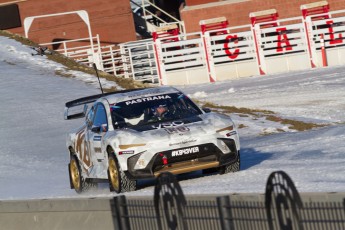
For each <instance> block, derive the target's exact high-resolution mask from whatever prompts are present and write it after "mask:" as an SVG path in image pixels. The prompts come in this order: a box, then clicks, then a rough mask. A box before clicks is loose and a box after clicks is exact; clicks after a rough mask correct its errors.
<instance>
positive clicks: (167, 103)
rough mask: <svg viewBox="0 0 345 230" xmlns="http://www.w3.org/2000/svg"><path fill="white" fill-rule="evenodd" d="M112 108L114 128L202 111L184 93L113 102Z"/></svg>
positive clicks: (193, 114)
mask: <svg viewBox="0 0 345 230" xmlns="http://www.w3.org/2000/svg"><path fill="white" fill-rule="evenodd" d="M110 109H111V115H112V119H113V125H114V128H122V127H130V126H143V125H149V124H154V123H157V122H166V121H174V120H179V119H185V118H189V117H193V116H195V115H198V114H201V113H202V112H201V111H200V109H199V108H198V107H197V106H196V105H195V104H194V103H193V102H192V101H191V100H190V99H189V98H188V97H187V96H185V95H184V94H182V93H173V94H162V95H156V96H147V97H141V98H135V99H132V100H128V101H123V102H119V103H116V104H113V105H111V106H110Z"/></svg>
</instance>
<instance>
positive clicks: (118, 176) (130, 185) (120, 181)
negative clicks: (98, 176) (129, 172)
mask: <svg viewBox="0 0 345 230" xmlns="http://www.w3.org/2000/svg"><path fill="white" fill-rule="evenodd" d="M108 163H109V167H108V179H109V189H110V191H111V192H116V193H123V192H130V191H135V190H136V188H137V181H136V180H130V179H129V178H128V177H127V176H126V174H125V173H124V172H123V171H122V169H121V167H119V163H118V161H117V159H116V157H115V155H114V153H111V154H109V158H108Z"/></svg>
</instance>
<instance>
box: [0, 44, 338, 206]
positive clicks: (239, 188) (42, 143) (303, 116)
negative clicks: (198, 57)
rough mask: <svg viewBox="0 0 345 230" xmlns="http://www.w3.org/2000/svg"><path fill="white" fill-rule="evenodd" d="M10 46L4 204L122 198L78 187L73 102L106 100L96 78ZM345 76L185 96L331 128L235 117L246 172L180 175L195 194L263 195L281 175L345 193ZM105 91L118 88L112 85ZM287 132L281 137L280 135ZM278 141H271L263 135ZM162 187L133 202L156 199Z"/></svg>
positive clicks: (331, 71)
mask: <svg viewBox="0 0 345 230" xmlns="http://www.w3.org/2000/svg"><path fill="white" fill-rule="evenodd" d="M31 52H32V50H31V49H30V48H28V47H25V46H23V45H21V44H19V43H17V42H15V41H13V40H10V39H8V38H4V37H0V70H1V71H0V93H1V99H0V101H1V107H2V111H1V113H0V162H1V163H0V184H1V186H0V200H10V199H31V198H52V197H54V198H56V197H80V196H82V197H85V196H87V197H89V196H92V197H97V196H113V195H114V194H112V193H110V192H109V191H108V187H107V185H106V184H102V185H100V186H99V188H98V189H97V190H95V191H91V192H89V193H86V194H84V195H77V194H76V193H75V192H74V191H73V190H71V189H70V188H69V180H68V171H67V164H68V161H69V158H68V154H67V150H66V147H65V137H66V133H67V132H69V131H70V130H72V129H74V128H76V127H78V126H79V125H80V123H81V122H82V120H73V121H65V120H63V111H64V103H65V102H67V101H69V100H73V99H76V98H79V97H83V96H88V95H91V94H96V93H100V90H99V89H98V82H97V79H96V78H95V77H94V76H91V75H87V74H84V73H80V72H74V73H73V74H75V75H76V78H73V79H71V78H64V77H60V76H58V75H56V74H55V72H56V71H57V70H59V71H67V70H64V68H63V66H61V65H59V64H56V63H53V62H51V61H49V60H48V59H47V58H46V57H44V56H43V57H41V56H31ZM344 73H345V67H336V68H324V69H317V70H308V71H301V72H294V73H288V74H286V73H285V74H277V75H271V76H254V77H250V78H243V79H237V80H232V81H225V82H218V83H214V84H200V85H193V86H184V87H179V88H181V89H182V90H183V91H184V92H186V93H187V94H189V95H190V96H191V97H192V98H195V99H198V100H201V101H209V102H213V103H215V104H219V105H232V106H237V107H247V108H256V109H267V110H271V111H274V112H276V113H277V114H279V115H280V116H282V117H284V118H290V119H296V120H302V121H308V122H316V123H323V124H329V125H328V126H327V127H324V128H318V129H314V130H310V131H305V132H295V131H294V130H290V129H289V128H288V126H287V125H282V124H280V123H276V122H272V121H267V120H265V119H264V118H256V117H252V116H247V117H246V116H240V115H238V114H233V115H232V117H233V119H234V121H235V122H236V124H244V125H245V127H244V128H241V129H239V133H240V138H241V171H240V172H237V173H234V174H227V175H209V176H202V175H201V174H200V172H195V173H191V174H187V175H181V176H179V179H180V180H181V181H180V184H181V186H182V189H183V191H184V193H185V194H209V193H213V194H215V193H251V192H254V193H263V192H264V190H265V184H266V180H267V177H268V176H269V174H270V173H271V172H272V171H276V170H284V171H286V172H287V173H288V174H289V175H290V176H291V178H292V179H293V181H294V182H295V184H296V186H297V189H298V190H299V191H300V192H345V174H344V170H345V142H344V140H345V125H344V123H345V114H344V110H345V90H344V89H345V77H344ZM103 83H106V84H109V85H113V83H111V82H106V81H104V82H103ZM278 129H280V130H285V131H286V132H280V133H275V132H276V130H278ZM262 133H272V134H271V135H261V134H262ZM153 183H154V181H153V180H145V181H140V186H141V188H140V189H139V190H138V191H135V192H131V193H128V194H127V195H148V196H152V195H153V186H152V185H153Z"/></svg>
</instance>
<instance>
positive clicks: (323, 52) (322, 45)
mask: <svg viewBox="0 0 345 230" xmlns="http://www.w3.org/2000/svg"><path fill="white" fill-rule="evenodd" d="M320 43H321V54H322V66H323V67H326V66H327V55H326V49H325V39H324V35H323V34H320Z"/></svg>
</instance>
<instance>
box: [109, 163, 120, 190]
mask: <svg viewBox="0 0 345 230" xmlns="http://www.w3.org/2000/svg"><path fill="white" fill-rule="evenodd" d="M109 176H110V181H111V184H112V185H113V188H114V189H115V190H117V191H118V190H119V187H120V186H119V185H120V182H119V170H118V169H117V166H116V162H115V160H114V159H109Z"/></svg>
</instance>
